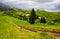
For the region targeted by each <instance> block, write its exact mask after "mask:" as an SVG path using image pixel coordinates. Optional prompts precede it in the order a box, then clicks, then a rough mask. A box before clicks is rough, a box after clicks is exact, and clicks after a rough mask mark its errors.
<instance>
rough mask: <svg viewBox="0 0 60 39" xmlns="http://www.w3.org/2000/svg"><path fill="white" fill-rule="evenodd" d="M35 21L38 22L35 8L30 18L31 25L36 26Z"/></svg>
mask: <svg viewBox="0 0 60 39" xmlns="http://www.w3.org/2000/svg"><path fill="white" fill-rule="evenodd" d="M35 20H36V14H35V11H34V8H33V9H32V11H31V14H30V16H29V23H30V24H34V23H35Z"/></svg>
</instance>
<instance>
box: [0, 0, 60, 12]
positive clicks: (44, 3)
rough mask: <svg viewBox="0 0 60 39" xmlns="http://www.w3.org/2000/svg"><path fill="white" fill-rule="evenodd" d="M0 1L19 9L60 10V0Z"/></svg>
mask: <svg viewBox="0 0 60 39" xmlns="http://www.w3.org/2000/svg"><path fill="white" fill-rule="evenodd" d="M0 2H3V3H4V4H7V5H9V6H11V7H16V8H20V9H32V8H35V9H42V10H48V11H60V0H0Z"/></svg>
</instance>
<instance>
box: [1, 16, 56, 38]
mask: <svg viewBox="0 0 60 39" xmlns="http://www.w3.org/2000/svg"><path fill="white" fill-rule="evenodd" d="M7 18H9V19H8V20H10V21H13V20H14V19H15V18H13V17H4V16H0V39H55V38H54V37H52V36H50V35H47V34H44V33H39V32H29V31H27V30H24V29H21V28H20V29H18V28H16V27H15V26H14V25H13V24H10V23H8V22H7V21H6V20H7ZM17 20H18V19H17ZM14 21H15V20H14ZM22 22H23V21H21V23H22Z"/></svg>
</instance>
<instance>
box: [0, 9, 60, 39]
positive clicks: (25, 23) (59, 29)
mask: <svg viewBox="0 0 60 39" xmlns="http://www.w3.org/2000/svg"><path fill="white" fill-rule="evenodd" d="M35 12H36V15H37V20H36V22H35V23H34V24H30V23H29V17H30V16H28V15H30V13H31V10H19V9H8V10H7V11H6V12H4V11H0V39H57V38H56V36H53V35H50V34H47V32H50V33H55V34H60V15H59V14H60V12H47V11H44V10H35ZM26 15H27V16H26ZM31 17H34V16H31ZM39 17H44V19H45V18H46V19H45V20H46V23H45V24H44V22H43V23H40V19H39ZM30 21H31V20H30ZM41 21H42V20H41ZM58 37H59V36H58ZM59 38H60V37H59Z"/></svg>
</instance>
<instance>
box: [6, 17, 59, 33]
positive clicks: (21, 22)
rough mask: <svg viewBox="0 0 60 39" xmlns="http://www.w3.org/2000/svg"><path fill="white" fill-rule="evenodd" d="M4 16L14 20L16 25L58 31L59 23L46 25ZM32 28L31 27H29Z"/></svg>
mask: <svg viewBox="0 0 60 39" xmlns="http://www.w3.org/2000/svg"><path fill="white" fill-rule="evenodd" d="M5 18H6V19H7V20H9V21H12V22H14V23H15V24H17V25H20V26H24V27H26V26H27V27H28V28H31V27H33V28H35V27H36V28H37V30H40V29H42V30H44V31H49V32H57V33H60V25H48V24H29V23H28V22H27V21H24V20H19V19H17V18H13V17H9V16H5ZM31 29H32V28H31Z"/></svg>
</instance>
